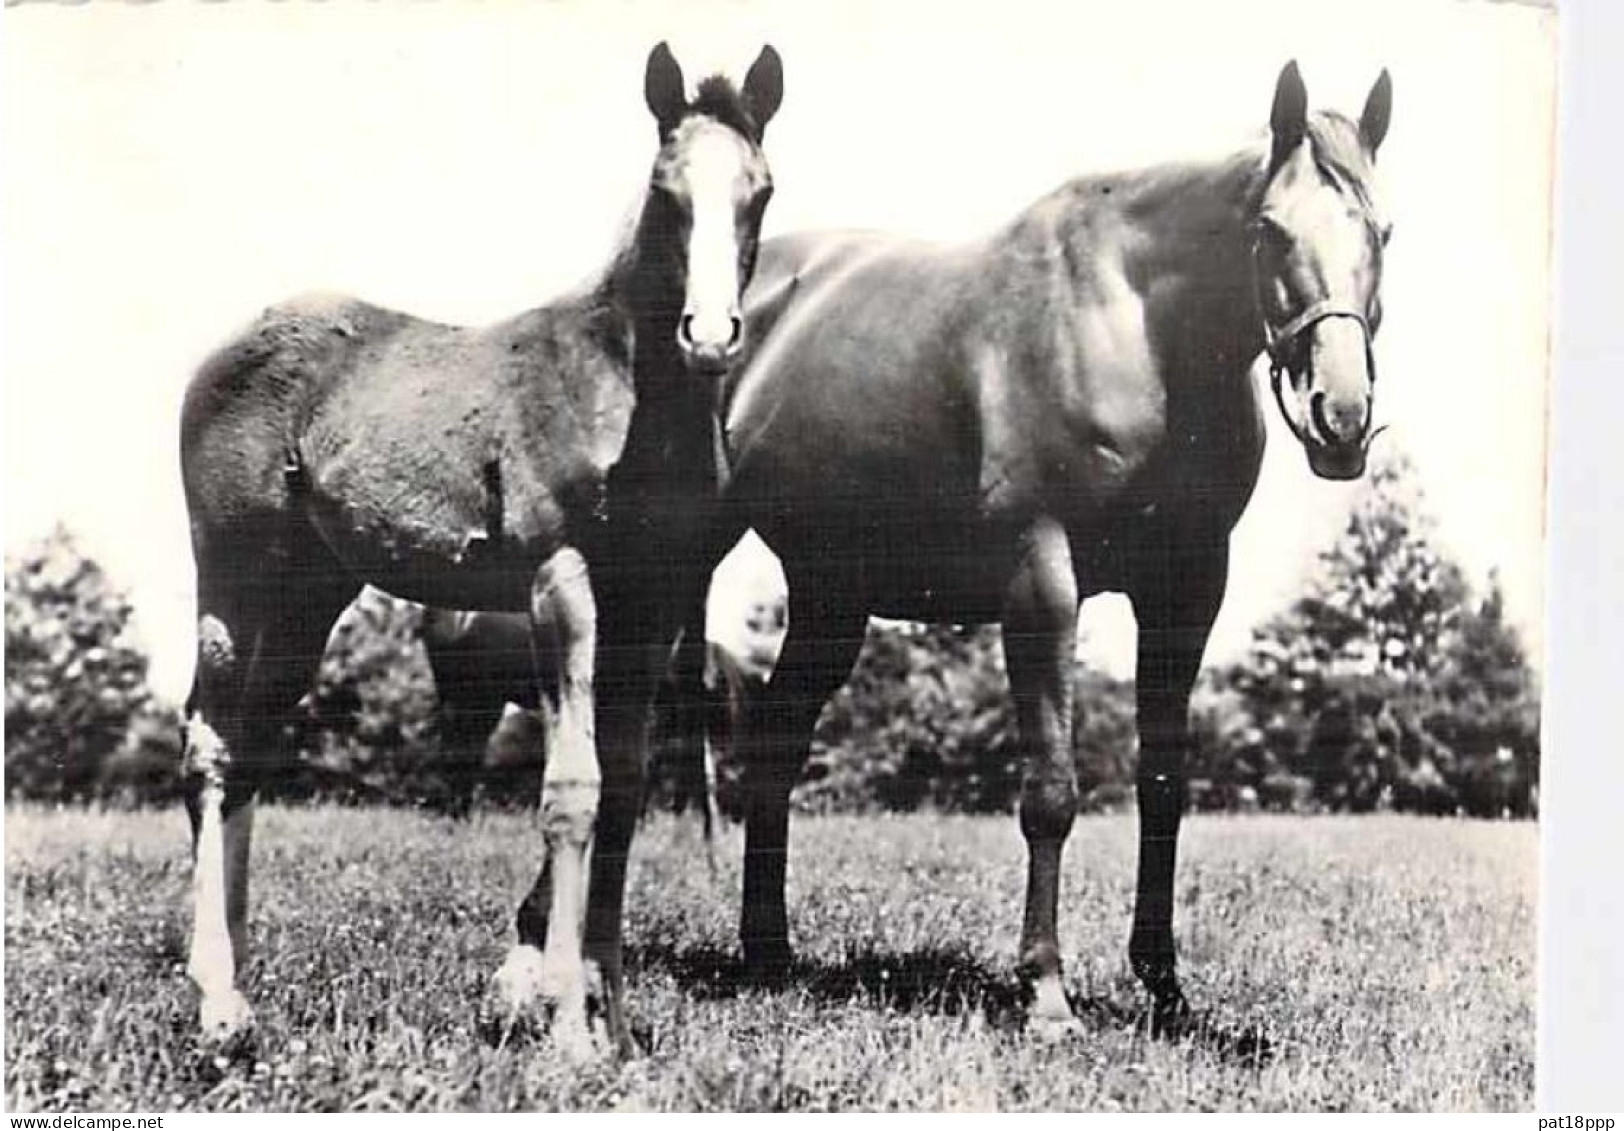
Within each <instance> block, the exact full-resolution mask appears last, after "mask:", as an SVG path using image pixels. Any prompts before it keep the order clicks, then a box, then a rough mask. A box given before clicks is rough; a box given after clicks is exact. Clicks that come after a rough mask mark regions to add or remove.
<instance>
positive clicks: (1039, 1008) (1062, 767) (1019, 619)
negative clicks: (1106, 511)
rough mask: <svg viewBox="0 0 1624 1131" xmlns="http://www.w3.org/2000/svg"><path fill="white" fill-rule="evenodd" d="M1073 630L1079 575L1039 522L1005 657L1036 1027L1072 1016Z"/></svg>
mask: <svg viewBox="0 0 1624 1131" xmlns="http://www.w3.org/2000/svg"><path fill="white" fill-rule="evenodd" d="M1076 629H1077V580H1076V577H1075V575H1074V573H1073V571H1072V562H1071V548H1070V545H1069V543H1068V542H1067V541H1066V536H1065V534H1064V532H1063V531H1062V530H1061V529H1060V528H1059V527H1058V526H1055V525H1053V524H1048V523H1042V524H1039V525H1038V526H1036V527H1034V528H1033V530H1032V532H1031V534H1030V535H1029V544H1028V547H1027V554H1026V558H1025V560H1024V561H1023V563H1022V565H1021V568H1020V571H1019V572H1018V573H1017V575H1016V577H1015V580H1014V583H1013V584H1012V586H1011V588H1010V592H1009V599H1008V603H1007V605H1006V607H1005V610H1004V658H1005V662H1006V664H1007V666H1008V668H1009V683H1010V691H1011V693H1012V694H1013V696H1014V699H1015V711H1016V718H1017V722H1018V724H1019V727H1020V736H1021V742H1022V744H1023V746H1024V747H1025V752H1026V768H1025V775H1024V778H1023V781H1022V785H1021V809H1020V814H1021V815H1020V822H1021V832H1022V833H1023V834H1024V835H1025V837H1026V844H1027V853H1028V858H1027V874H1026V915H1025V919H1024V921H1023V923H1022V927H1021V967H1022V969H1023V971H1024V972H1025V973H1026V975H1027V976H1028V977H1029V978H1031V980H1032V988H1033V991H1034V1000H1033V1003H1032V1015H1031V1023H1032V1026H1033V1028H1034V1030H1035V1031H1037V1032H1039V1033H1040V1034H1042V1033H1047V1032H1054V1031H1064V1030H1066V1029H1069V1028H1070V1027H1071V1026H1072V1025H1073V1024H1074V1020H1073V1017H1072V1012H1071V1006H1070V1005H1069V1004H1068V1003H1067V1001H1066V995H1065V991H1064V988H1063V986H1062V983H1061V970H1060V967H1061V963H1060V941H1059V934H1058V928H1057V925H1056V919H1057V917H1058V914H1059V902H1060V859H1061V853H1062V851H1063V850H1064V848H1065V845H1066V838H1067V837H1068V836H1070V835H1071V826H1072V822H1073V820H1074V819H1075V817H1076V815H1077V770H1076V765H1075V763H1074V761H1073V753H1072V741H1071V718H1072V713H1071V702H1072V670H1071V668H1072V657H1073V654H1074V652H1075V649H1076Z"/></svg>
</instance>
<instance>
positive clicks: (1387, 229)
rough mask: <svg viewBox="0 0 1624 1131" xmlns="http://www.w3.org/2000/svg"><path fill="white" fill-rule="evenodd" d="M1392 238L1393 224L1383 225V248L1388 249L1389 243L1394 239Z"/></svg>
mask: <svg viewBox="0 0 1624 1131" xmlns="http://www.w3.org/2000/svg"><path fill="white" fill-rule="evenodd" d="M1392 238H1393V225H1391V224H1383V225H1382V230H1381V241H1382V246H1383V247H1386V246H1387V241H1388V240H1390V239H1392Z"/></svg>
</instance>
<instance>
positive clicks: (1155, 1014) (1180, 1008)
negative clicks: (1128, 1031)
mask: <svg viewBox="0 0 1624 1131" xmlns="http://www.w3.org/2000/svg"><path fill="white" fill-rule="evenodd" d="M1200 1028H1201V1019H1200V1018H1199V1017H1198V1016H1197V1014H1196V1012H1195V1010H1193V1009H1191V1008H1190V1003H1189V1002H1188V1001H1186V1000H1185V998H1184V995H1183V994H1182V993H1180V992H1179V991H1177V990H1174V991H1173V992H1172V993H1171V994H1167V995H1164V996H1162V997H1159V998H1157V999H1156V1000H1155V1001H1154V1002H1153V1003H1152V1004H1151V1007H1150V1035H1151V1036H1153V1037H1157V1038H1159V1039H1162V1040H1178V1039H1179V1038H1180V1037H1184V1036H1187V1035H1188V1034H1190V1033H1192V1032H1195V1031H1197V1030H1199V1029H1200Z"/></svg>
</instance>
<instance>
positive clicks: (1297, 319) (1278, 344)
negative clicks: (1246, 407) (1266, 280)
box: [1259, 298, 1376, 420]
mask: <svg viewBox="0 0 1624 1131" xmlns="http://www.w3.org/2000/svg"><path fill="white" fill-rule="evenodd" d="M1261 306H1262V303H1261V302H1259V307H1260V308H1261ZM1327 318H1351V319H1353V320H1354V321H1355V322H1357V323H1359V330H1360V332H1361V333H1362V334H1363V335H1364V339H1365V368H1366V371H1367V372H1368V373H1369V374H1370V384H1371V387H1372V388H1374V387H1375V384H1376V354H1375V351H1374V349H1373V348H1372V343H1371V340H1370V323H1369V322H1368V321H1366V320H1365V316H1364V315H1363V314H1360V313H1359V312H1358V311H1357V310H1354V309H1353V308H1352V307H1351V306H1340V305H1338V304H1337V303H1336V302H1335V301H1334V300H1332V299H1329V298H1322V299H1320V300H1319V301H1318V302H1315V303H1310V304H1309V305H1308V306H1307V307H1306V308H1304V309H1303V310H1301V311H1299V312H1298V313H1297V314H1296V315H1295V316H1294V317H1292V318H1291V319H1290V320H1289V321H1287V322H1286V324H1285V325H1283V326H1273V325H1271V324H1270V323H1269V320H1268V318H1267V317H1264V318H1263V345H1264V348H1265V349H1266V350H1267V351H1268V354H1269V387H1270V389H1271V390H1273V392H1274V403H1275V405H1276V406H1278V407H1279V409H1280V413H1281V415H1282V416H1284V417H1285V418H1286V419H1287V420H1290V419H1291V415H1290V414H1289V413H1287V412H1286V401H1285V393H1284V392H1283V391H1282V389H1281V387H1280V379H1281V378H1282V377H1284V376H1285V375H1286V370H1287V368H1288V366H1287V355H1288V354H1289V353H1290V352H1291V348H1292V345H1293V344H1294V343H1295V342H1296V341H1297V339H1298V338H1300V337H1302V336H1303V335H1304V334H1306V333H1308V331H1310V330H1312V329H1313V328H1314V327H1315V326H1317V325H1319V324H1320V323H1321V322H1323V321H1325V320H1326V319H1327Z"/></svg>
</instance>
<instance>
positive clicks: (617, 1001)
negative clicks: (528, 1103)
mask: <svg viewBox="0 0 1624 1131" xmlns="http://www.w3.org/2000/svg"><path fill="white" fill-rule="evenodd" d="M629 603H630V602H622V604H629ZM604 615H605V616H606V617H608V616H610V615H612V614H611V612H610V610H609V609H608V607H607V606H606V608H605V614H604ZM610 639H613V638H612V637H609V636H608V635H607V634H606V643H605V647H603V648H602V649H600V651H599V659H600V663H599V668H598V713H597V719H598V757H599V761H600V764H601V766H602V768H603V794H602V804H601V807H600V809H599V812H598V823H597V828H596V832H595V836H594V840H593V846H592V882H591V893H590V898H589V899H588V902H587V912H586V953H587V956H588V958H590V959H591V960H592V962H593V963H594V964H596V966H597V969H598V973H599V975H600V977H601V978H602V982H603V1004H604V1011H605V1015H606V1018H605V1019H606V1021H607V1023H608V1029H609V1038H610V1040H611V1041H612V1042H613V1044H614V1046H615V1049H616V1050H617V1051H618V1052H619V1053H620V1054H621V1055H622V1056H632V1055H635V1054H636V1052H637V1046H636V1044H635V1042H634V1041H633V1040H632V1035H631V1029H630V1026H629V1025H628V1023H627V1020H626V1007H625V974H624V970H623V966H622V959H621V945H622V944H621V928H622V920H623V907H624V903H625V893H626V863H627V859H628V857H629V855H630V853H631V845H632V836H633V834H634V832H635V831H636V828H637V818H638V814H640V813H641V812H642V809H643V791H644V788H645V784H646V775H647V767H648V723H649V710H650V707H651V705H652V702H653V698H654V688H655V682H656V680H657V678H658V676H659V674H660V669H661V668H662V667H663V665H664V662H665V660H666V659H667V658H668V657H669V656H670V648H669V641H667V642H665V643H664V644H659V645H649V644H647V643H636V644H629V645H625V646H616V645H611V644H609V643H608V640H610Z"/></svg>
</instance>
